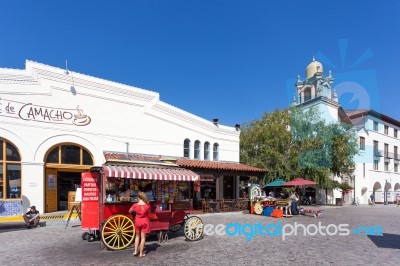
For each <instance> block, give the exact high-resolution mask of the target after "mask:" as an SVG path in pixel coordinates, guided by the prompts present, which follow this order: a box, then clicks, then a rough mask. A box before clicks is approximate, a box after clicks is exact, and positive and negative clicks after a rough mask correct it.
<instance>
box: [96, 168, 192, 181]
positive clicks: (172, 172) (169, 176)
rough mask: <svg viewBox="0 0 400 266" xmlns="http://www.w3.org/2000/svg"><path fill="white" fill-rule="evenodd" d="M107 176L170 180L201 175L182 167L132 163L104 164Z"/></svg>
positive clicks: (104, 171) (188, 179)
mask: <svg viewBox="0 0 400 266" xmlns="http://www.w3.org/2000/svg"><path fill="white" fill-rule="evenodd" d="M103 173H104V176H106V177H119V178H135V179H149V180H170V181H198V180H199V175H198V174H196V173H194V172H192V171H190V170H187V169H182V168H160V167H146V166H132V165H109V164H104V165H103Z"/></svg>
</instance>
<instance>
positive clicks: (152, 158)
mask: <svg viewBox="0 0 400 266" xmlns="http://www.w3.org/2000/svg"><path fill="white" fill-rule="evenodd" d="M104 157H105V159H106V161H110V160H123V161H130V160H135V161H143V162H160V163H161V162H165V161H172V162H174V163H175V164H176V166H178V167H185V168H191V169H204V170H224V171H234V172H253V173H266V172H267V171H268V170H266V169H261V168H257V167H253V166H250V165H245V164H241V163H236V162H220V161H204V160H191V159H186V158H181V157H166V156H161V155H149V154H137V153H129V154H127V153H119V152H104Z"/></svg>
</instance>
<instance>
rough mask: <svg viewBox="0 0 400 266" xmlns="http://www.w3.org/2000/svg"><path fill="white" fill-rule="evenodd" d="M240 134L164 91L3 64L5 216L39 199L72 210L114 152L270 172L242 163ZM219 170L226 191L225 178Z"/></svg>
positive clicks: (0, 151)
mask: <svg viewBox="0 0 400 266" xmlns="http://www.w3.org/2000/svg"><path fill="white" fill-rule="evenodd" d="M239 134H240V129H239V127H238V126H236V127H235V126H224V125H221V124H218V121H214V122H212V121H208V120H205V119H203V118H201V117H198V116H196V115H193V114H190V113H188V112H186V111H184V110H181V109H179V108H176V107H174V106H171V105H169V104H167V103H165V102H162V101H160V95H159V94H158V93H156V92H152V91H148V90H143V89H140V88H136V87H132V86H127V85H124V84H120V83H116V82H112V81H107V80H103V79H99V78H95V77H91V76H87V75H83V74H79V73H76V72H72V71H66V70H64V69H59V68H55V67H51V66H47V65H43V64H39V63H35V62H32V61H27V62H26V68H25V69H22V70H20V69H6V68H0V181H1V182H0V216H7V215H16V214H20V213H22V210H25V209H26V208H27V207H28V206H30V205H33V204H34V205H36V206H37V208H38V209H39V210H41V212H51V211H57V210H63V209H65V208H66V204H67V199H66V197H67V193H68V191H71V190H75V187H76V185H79V184H80V174H81V172H83V171H87V170H89V169H90V168H91V167H92V166H101V165H103V164H104V163H106V158H105V153H107V151H111V152H116V153H119V154H126V153H135V154H151V155H157V156H161V157H184V158H187V159H190V160H193V161H200V162H203V161H206V162H208V161H209V165H210V164H211V166H212V167H216V165H218V163H219V162H221V163H222V162H229V163H225V165H226V167H225V168H224V169H225V170H229V169H230V168H234V167H236V168H237V166H238V165H239V166H240V167H242V168H240V167H239V168H240V169H241V170H249V171H250V172H251V171H253V170H254V171H255V172H265V171H263V170H261V169H256V168H254V169H252V168H251V167H247V166H244V165H240V164H238V162H239ZM107 154H110V153H107ZM186 162H187V161H186ZM213 163H214V164H213ZM190 165H191V164H189V163H186V165H183V166H182V167H185V166H190ZM212 167H209V168H208V169H212ZM246 167H247V168H246ZM203 169H207V167H206V168H203ZM260 170H261V171H260ZM245 172H246V171H245ZM247 173H249V172H247ZM233 176H235V175H234V174H233ZM215 177H217V178H218V179H217V188H218V185H219V184H221V188H218V191H217V194H218V196H219V197H222V196H224V194H223V193H224V192H223V188H222V184H223V177H222V176H220V175H219V176H215ZM233 180H235V181H237V180H239V177H236V176H235V178H233ZM235 189H236V190H237V188H236V187H235ZM233 194H235V195H233V196H236V195H237V193H236V191H235V193H233Z"/></svg>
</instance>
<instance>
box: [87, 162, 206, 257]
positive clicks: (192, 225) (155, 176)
mask: <svg viewBox="0 0 400 266" xmlns="http://www.w3.org/2000/svg"><path fill="white" fill-rule="evenodd" d="M191 185H194V188H195V190H196V189H198V188H199V176H198V175H197V174H195V173H194V172H192V171H190V170H187V169H181V168H177V167H167V166H140V165H109V164H107V165H103V166H102V167H93V168H91V169H90V171H89V172H84V173H82V229H84V230H86V232H84V233H83V234H82V238H83V239H84V240H88V241H89V242H91V241H94V240H95V239H96V238H97V239H100V238H101V240H102V242H103V243H104V245H105V246H106V247H107V248H108V249H111V250H118V249H124V248H126V247H128V246H129V245H130V244H131V243H132V241H133V240H134V236H135V226H134V221H133V218H132V215H131V214H130V213H129V208H130V207H131V206H132V204H133V203H134V202H135V200H136V198H137V197H136V195H137V192H138V191H143V192H145V193H146V195H147V196H148V198H149V202H150V206H151V213H150V215H149V216H150V230H151V231H152V232H159V233H160V234H159V235H160V236H163V235H164V236H165V235H166V232H168V231H171V232H177V231H179V230H180V229H181V227H182V226H183V227H184V234H185V237H186V240H189V241H196V240H199V239H201V238H202V236H203V221H202V220H201V219H200V218H199V217H197V216H193V215H190V214H191V213H192V212H193V208H192V202H191V201H190V192H191ZM189 215H190V216H189ZM163 233H164V234H163ZM160 240H161V239H160V238H159V241H160Z"/></svg>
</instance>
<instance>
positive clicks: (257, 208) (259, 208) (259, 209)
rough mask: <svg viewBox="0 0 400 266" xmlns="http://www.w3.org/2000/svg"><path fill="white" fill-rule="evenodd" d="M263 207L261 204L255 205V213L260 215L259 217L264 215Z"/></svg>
mask: <svg viewBox="0 0 400 266" xmlns="http://www.w3.org/2000/svg"><path fill="white" fill-rule="evenodd" d="M263 210H264V209H263V206H262V205H261V203H258V202H257V203H256V204H255V205H254V212H255V213H256V214H258V215H260V214H262V213H263Z"/></svg>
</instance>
